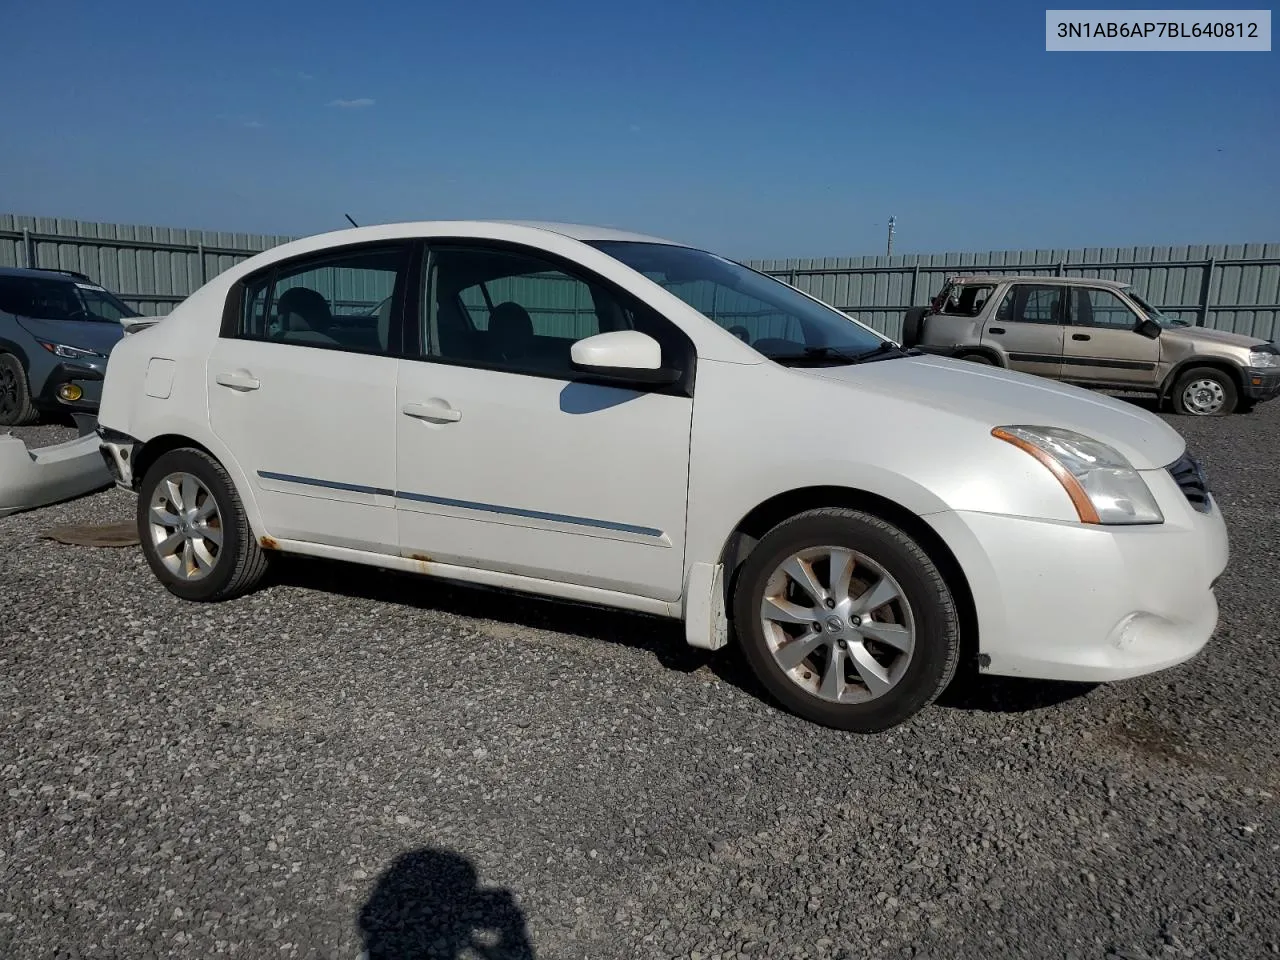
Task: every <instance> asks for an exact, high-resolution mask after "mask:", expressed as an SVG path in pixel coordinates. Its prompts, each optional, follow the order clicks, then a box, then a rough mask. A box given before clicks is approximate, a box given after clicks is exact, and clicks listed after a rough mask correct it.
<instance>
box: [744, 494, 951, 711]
mask: <svg viewBox="0 0 1280 960" xmlns="http://www.w3.org/2000/svg"><path fill="white" fill-rule="evenodd" d="M822 546H834V547H844V548H851V549H854V550H857V551H858V552H860V553H862V554H863V555H865V556H866V557H867V558H868V559H871V560H873V561H874V562H875V563H877V564H879V565H880V566H881V567H882V568H883V569H884V571H885V572H886V573H888V574H889V575H890V576H891V577H892V578H893V579H894V580H896V581H897V583H898V585H899V587H900V588H901V590H902V594H903V596H904V598H905V599H906V601H907V602H908V603H909V604H910V607H911V612H912V618H913V620H914V622H915V627H916V636H915V647H914V650H913V651H912V653H911V657H910V659H909V660H908V661H907V662H906V666H905V670H904V671H903V673H902V674H901V677H900V679H899V680H898V681H897V683H896V684H895V685H893V686H892V687H890V688H889V689H888V690H887V691H886V692H885V693H883V694H881V695H880V696H878V697H876V698H874V699H871V700H868V701H865V702H862V703H836V702H833V701H831V700H824V699H822V698H821V697H819V696H818V695H816V694H814V693H810V692H809V691H807V690H805V689H803V688H802V687H801V686H800V685H799V684H798V683H796V682H794V681H792V680H791V679H790V678H789V677H788V675H787V674H786V672H784V670H783V668H782V666H781V665H779V664H778V662H777V661H776V660H775V659H774V655H773V653H772V651H771V648H770V645H769V641H768V639H767V638H766V636H765V631H764V627H763V626H762V624H761V622H760V615H759V612H760V609H761V604H762V603H763V602H764V598H765V589H766V586H767V584H768V581H769V578H770V576H771V575H772V574H773V572H774V571H775V569H777V568H778V566H779V565H780V564H782V563H784V562H785V561H786V560H787V558H788V557H790V556H792V555H793V554H795V553H797V552H800V551H803V550H806V549H809V548H815V547H822ZM733 609H734V626H735V629H736V633H737V636H738V639H739V642H740V643H741V645H742V650H743V654H744V656H745V657H746V659H747V662H748V664H750V666H751V669H752V670H753V671H754V673H755V675H756V677H757V678H758V679H759V680H760V682H761V683H762V684H763V685H764V687H765V689H766V690H768V692H769V693H770V694H771V695H772V696H773V697H774V698H775V699H776V700H777V701H778V702H779V703H780V704H782V706H783V707H785V708H786V709H788V710H790V711H792V712H794V713H796V714H798V715H799V716H801V717H804V718H805V719H806V720H811V721H813V722H815V723H819V724H822V725H823V726H827V727H834V728H836V729H839V730H850V731H856V732H859V733H876V732H879V731H881V730H886V729H888V728H889V727H893V726H896V725H897V724H899V723H902V722H903V721H904V720H906V719H907V718H909V717H911V716H912V715H914V714H915V713H917V712H918V711H920V710H921V709H923V708H924V707H925V706H927V705H928V704H929V703H931V702H933V700H935V699H936V698H937V697H938V695H939V694H941V693H942V691H943V690H944V689H946V687H947V685H948V684H949V683H950V682H951V678H952V677H953V676H954V675H955V671H956V664H957V662H958V661H959V658H960V620H959V615H958V613H957V611H956V605H955V601H954V599H953V598H952V596H951V592H950V590H949V589H948V588H947V585H946V582H945V581H944V580H943V578H942V574H941V573H940V572H939V571H938V568H937V566H936V565H935V564H934V563H933V561H932V560H931V559H930V558H929V556H928V554H927V553H925V551H924V550H923V549H921V547H920V545H919V544H918V543H916V542H915V541H914V540H913V539H911V537H909V536H908V535H907V534H906V533H904V532H903V531H902V530H900V529H898V528H897V527H895V526H894V525H893V524H891V523H888V522H887V521H885V520H883V519H881V518H880V517H877V516H875V515H873V514H869V513H864V512H861V511H857V510H849V509H844V508H838V507H831V508H824V509H820V510H811V511H808V512H806V513H802V514H799V515H798V516H795V517H792V518H791V519H789V520H786V521H784V522H783V523H781V524H779V525H778V526H776V527H774V529H773V530H771V531H769V533H767V534H766V535H765V536H764V538H763V539H762V540H761V541H760V542H759V543H758V544H757V545H756V547H755V549H754V550H752V552H751V554H750V556H748V557H747V560H746V562H745V563H744V564H743V568H742V572H741V575H740V576H739V577H738V580H737V584H736V587H735V590H734V597H733ZM837 619H838V618H837Z"/></svg>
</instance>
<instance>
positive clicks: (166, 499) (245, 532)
mask: <svg viewBox="0 0 1280 960" xmlns="http://www.w3.org/2000/svg"><path fill="white" fill-rule="evenodd" d="M138 539H139V540H140V541H141V542H142V552H143V553H144V554H145V555H146V558H147V563H148V564H150V566H151V571H152V572H153V573H154V574H155V575H156V577H157V578H158V579H159V580H160V582H161V583H163V584H164V585H165V587H167V588H168V590H169V592H170V593H173V594H175V595H176V596H179V597H182V599H184V600H230V599H231V598H232V597H237V596H239V595H240V594H242V593H247V592H248V591H249V590H251V589H253V587H254V586H256V585H257V583H258V581H259V580H261V579H262V576H263V574H264V573H266V570H267V555H266V554H265V553H263V551H262V548H261V547H259V546H258V541H257V539H256V538H255V537H254V535H253V530H251V529H250V527H249V521H248V518H247V517H245V513H244V506H243V505H242V504H241V502H240V497H239V496H238V495H237V494H236V490H235V486H234V484H232V482H231V478H230V477H229V476H228V475H227V471H226V470H225V469H223V466H222V464H220V463H219V462H218V461H217V460H215V459H214V458H213V457H211V456H209V454H207V453H205V452H204V451H203V450H196V449H194V448H183V449H180V450H171V451H169V452H168V453H165V454H162V455H161V456H160V457H159V458H158V459H157V460H156V462H155V463H153V464H152V465H151V466H150V467H149V468H148V469H147V472H146V475H145V476H144V477H143V479H142V484H141V486H139V488H138Z"/></svg>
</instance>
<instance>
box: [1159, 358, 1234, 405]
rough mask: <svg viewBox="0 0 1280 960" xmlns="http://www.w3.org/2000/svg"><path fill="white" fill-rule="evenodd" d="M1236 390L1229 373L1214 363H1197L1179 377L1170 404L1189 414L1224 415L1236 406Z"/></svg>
mask: <svg viewBox="0 0 1280 960" xmlns="http://www.w3.org/2000/svg"><path fill="white" fill-rule="evenodd" d="M1239 397H1240V394H1239V391H1238V390H1237V389H1236V385H1235V381H1233V380H1232V379H1231V375H1230V374H1227V373H1224V372H1223V371H1221V370H1216V369H1214V368H1213V367H1196V368H1195V369H1194V370H1188V371H1187V372H1186V373H1184V374H1183V375H1182V376H1181V377H1179V378H1178V382H1177V384H1176V385H1175V386H1174V388H1173V406H1174V409H1175V410H1177V411H1178V413H1184V414H1187V415H1188V416H1192V417H1224V416H1226V415H1227V414H1229V413H1231V412H1233V411H1234V410H1235V409H1236V405H1237V404H1238V403H1239Z"/></svg>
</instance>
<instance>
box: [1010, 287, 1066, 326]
mask: <svg viewBox="0 0 1280 960" xmlns="http://www.w3.org/2000/svg"><path fill="white" fill-rule="evenodd" d="M1061 318H1062V287H1055V286H1049V285H1047V284H1046V285H1044V286H1041V285H1040V284H1036V283H1015V284H1014V285H1013V286H1012V287H1010V288H1009V292H1008V293H1006V294H1005V295H1004V300H1003V301H1001V303H1000V309H999V310H997V311H996V320H997V321H998V322H1000V323H1060V322H1061Z"/></svg>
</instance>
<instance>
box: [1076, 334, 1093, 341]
mask: <svg viewBox="0 0 1280 960" xmlns="http://www.w3.org/2000/svg"><path fill="white" fill-rule="evenodd" d="M1071 339H1072V340H1091V339H1093V338H1092V337H1090V336H1089V335H1088V334H1087V333H1073V334H1072V335H1071Z"/></svg>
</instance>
